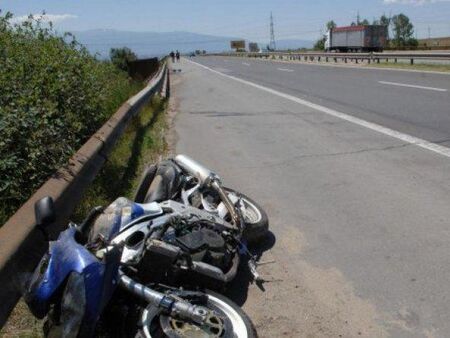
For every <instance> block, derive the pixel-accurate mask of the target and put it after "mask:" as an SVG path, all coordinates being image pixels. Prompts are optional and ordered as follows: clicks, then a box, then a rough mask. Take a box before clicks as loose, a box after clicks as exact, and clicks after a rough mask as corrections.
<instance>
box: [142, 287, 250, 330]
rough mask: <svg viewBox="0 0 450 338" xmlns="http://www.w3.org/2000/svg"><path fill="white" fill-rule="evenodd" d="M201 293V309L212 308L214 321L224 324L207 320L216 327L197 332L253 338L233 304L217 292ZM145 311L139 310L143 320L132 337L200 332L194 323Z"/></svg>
mask: <svg viewBox="0 0 450 338" xmlns="http://www.w3.org/2000/svg"><path fill="white" fill-rule="evenodd" d="M205 293H206V294H207V295H208V302H207V304H206V305H203V306H206V307H208V308H209V309H213V310H214V311H215V312H216V313H218V315H219V317H218V318H225V321H223V322H222V323H218V322H217V320H215V321H213V318H211V319H210V322H211V323H214V324H216V326H213V327H212V328H211V327H209V328H205V329H204V330H206V331H207V332H205V331H203V330H202V331H201V332H202V333H203V334H205V336H207V337H211V338H218V337H221V338H231V337H233V338H256V337H257V334H256V330H255V328H254V325H253V323H252V322H251V320H250V318H249V317H248V316H247V314H246V313H245V312H244V311H243V310H242V309H241V308H240V307H239V306H238V305H237V304H235V303H234V302H233V301H231V300H230V299H228V298H227V297H225V296H223V295H221V294H219V293H216V292H213V291H210V290H206V291H205ZM145 311H147V310H144V311H143V314H144V316H143V317H144V318H147V320H145V319H144V320H143V321H141V322H140V323H141V324H142V325H143V326H141V327H140V328H139V329H138V330H137V332H136V335H135V336H134V337H135V338H149V337H151V338H170V337H180V338H182V337H190V335H189V333H192V332H195V331H196V330H201V329H202V328H199V326H198V325H196V324H192V323H190V322H185V321H183V320H181V319H178V318H177V319H173V318H169V317H164V316H162V315H160V314H159V313H158V314H156V315H155V312H153V313H151V314H149V312H147V313H145ZM150 312H151V311H150ZM146 315H148V316H151V318H148V317H145V316H146ZM146 322H147V323H149V324H148V326H146V325H145V323H146ZM202 336H203V335H202Z"/></svg>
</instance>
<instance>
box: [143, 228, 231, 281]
mask: <svg viewBox="0 0 450 338" xmlns="http://www.w3.org/2000/svg"><path fill="white" fill-rule="evenodd" d="M222 230H223V229H221V228H220V225H216V224H212V223H206V222H202V221H195V222H190V223H185V222H182V223H180V224H173V225H171V226H170V227H169V228H168V229H167V230H166V231H165V233H164V235H163V236H162V238H161V239H160V240H159V241H158V243H160V244H158V245H152V247H151V248H149V247H148V250H147V251H146V253H145V255H144V257H143V259H142V260H141V263H140V264H141V265H140V267H139V271H140V272H141V273H146V274H148V277H150V278H151V279H152V280H155V279H156V280H161V278H164V276H167V273H168V272H169V271H171V274H172V275H173V273H175V274H177V273H182V271H185V270H183V269H181V270H180V268H179V265H178V263H180V260H181V263H182V265H189V264H188V262H187V259H186V258H187V257H189V260H190V261H193V262H203V263H207V264H210V265H213V266H215V267H217V268H219V269H221V270H222V271H223V272H227V271H228V270H229V269H230V267H231V265H232V261H233V257H234V255H236V252H235V249H234V246H233V245H232V244H230V243H228V242H227V241H226V239H225V238H224V237H223V236H222ZM163 243H164V244H163ZM185 272H186V271H185Z"/></svg>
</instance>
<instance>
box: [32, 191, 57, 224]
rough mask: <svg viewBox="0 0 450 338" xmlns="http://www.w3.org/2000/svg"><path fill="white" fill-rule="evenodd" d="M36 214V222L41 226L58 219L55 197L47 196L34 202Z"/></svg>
mask: <svg viewBox="0 0 450 338" xmlns="http://www.w3.org/2000/svg"><path fill="white" fill-rule="evenodd" d="M34 214H35V217H36V223H37V225H40V226H44V227H45V226H47V225H50V224H52V223H53V222H54V221H55V220H56V214H55V206H54V203H53V198H51V197H50V196H46V197H44V198H41V199H40V200H39V201H37V202H36V203H35V204H34Z"/></svg>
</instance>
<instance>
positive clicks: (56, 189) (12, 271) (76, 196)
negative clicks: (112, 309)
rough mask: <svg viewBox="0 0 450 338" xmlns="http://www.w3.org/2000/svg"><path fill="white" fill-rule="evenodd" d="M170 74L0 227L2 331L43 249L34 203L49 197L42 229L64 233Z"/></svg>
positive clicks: (162, 74) (160, 76)
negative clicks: (52, 214)
mask: <svg viewBox="0 0 450 338" xmlns="http://www.w3.org/2000/svg"><path fill="white" fill-rule="evenodd" d="M168 85H169V71H168V69H167V66H166V63H165V62H164V63H163V64H162V66H161V67H160V69H159V71H158V72H157V73H156V74H155V76H154V77H153V78H151V79H150V81H149V82H148V83H147V85H146V87H145V88H144V89H142V90H141V91H140V92H139V93H138V94H136V95H135V96H133V97H131V98H130V99H129V100H128V101H127V102H125V103H124V104H123V105H122V106H121V107H120V108H119V109H118V110H117V112H116V113H115V114H114V115H113V116H112V117H111V118H110V119H109V120H108V121H107V122H106V123H105V124H104V125H103V126H102V127H101V128H100V129H99V130H98V131H97V132H96V133H95V134H94V135H93V136H92V137H91V138H90V139H89V140H88V141H87V142H86V143H85V144H84V145H83V146H82V147H81V148H80V149H79V150H78V151H77V152H76V153H75V155H73V157H72V158H71V159H70V160H69V162H68V164H67V165H66V166H64V167H62V168H60V169H59V170H58V171H57V172H56V173H55V174H54V175H53V176H52V177H51V178H50V179H49V180H48V181H47V182H45V183H44V184H43V185H42V186H41V187H40V188H39V189H38V190H37V191H36V192H35V194H34V195H33V196H32V197H31V198H30V199H29V200H28V201H27V202H25V204H24V205H23V206H22V207H21V208H20V209H19V210H18V211H17V212H16V213H15V214H14V215H13V216H12V217H11V218H10V219H9V220H8V221H7V222H6V223H5V224H4V225H3V226H2V227H1V228H0V285H1V287H0V328H1V327H3V325H4V324H5V322H6V320H7V319H8V316H9V314H10V313H11V311H12V309H13V308H14V307H15V305H16V303H17V301H18V300H19V298H20V297H21V294H22V291H23V288H24V285H25V281H26V279H27V277H29V276H30V273H31V272H32V271H33V270H34V268H35V267H36V265H37V263H38V262H39V260H40V259H41V257H42V255H43V254H44V252H45V251H46V250H47V247H48V245H47V244H48V242H47V240H46V238H45V236H44V233H43V232H42V231H41V229H39V228H38V227H37V226H36V223H35V217H34V203H35V202H36V201H37V200H39V199H40V198H42V197H44V196H51V197H53V199H54V201H55V207H56V209H57V210H58V215H57V220H56V221H55V223H54V224H53V225H52V226H51V227H50V229H46V230H47V231H48V232H49V233H50V236H51V237H52V238H54V237H56V236H57V235H58V234H59V232H60V231H61V230H63V229H64V228H65V227H66V225H67V223H68V220H69V217H70V215H71V214H72V212H73V210H74V208H75V206H76V205H77V203H79V201H80V200H81V197H82V194H83V192H84V190H85V189H86V188H87V187H88V186H89V184H90V183H91V182H92V181H93V179H94V177H95V176H96V175H97V173H98V172H99V170H100V169H101V167H102V166H103V164H104V163H105V161H106V159H107V157H108V155H109V153H110V152H111V150H112V148H113V147H114V145H115V144H116V142H117V140H118V139H119V138H120V136H121V135H122V133H123V131H124V130H125V128H126V126H127V125H128V122H129V121H130V120H131V118H132V117H134V116H135V115H136V114H137V113H138V112H139V111H140V109H141V108H142V107H143V106H144V104H145V103H146V102H148V100H149V99H150V98H151V97H152V96H153V95H154V94H155V93H156V92H157V91H160V90H161V89H162V91H163V92H162V93H161V94H162V96H164V97H166V96H167V95H168V91H169V87H168Z"/></svg>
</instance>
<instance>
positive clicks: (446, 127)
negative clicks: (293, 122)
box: [195, 57, 450, 145]
mask: <svg viewBox="0 0 450 338" xmlns="http://www.w3.org/2000/svg"><path fill="white" fill-rule="evenodd" d="M195 61H196V62H200V63H202V64H204V65H206V66H209V67H212V68H214V69H217V70H219V71H222V72H223V73H226V74H229V75H233V76H237V77H239V78H242V79H245V80H248V81H252V82H256V83H258V84H262V85H264V86H267V87H269V88H274V89H277V90H280V91H282V92H284V93H287V94H291V95H294V96H296V97H300V98H304V99H306V100H309V101H311V102H314V103H318V104H321V105H325V106H327V107H333V108H334V109H337V110H339V111H344V112H346V113H348V114H351V115H354V116H358V117H360V118H363V119H364V120H367V121H371V122H375V123H378V124H381V125H384V126H387V127H390V128H393V129H395V130H398V131H401V132H404V133H408V134H411V135H414V136H417V137H420V138H423V139H426V140H429V141H434V142H445V141H447V140H448V139H450V74H447V75H440V74H430V73H423V72H421V73H415V72H404V71H391V70H373V69H355V68H343V67H342V66H338V67H331V66H321V65H307V64H299V63H297V64H296V63H280V62H275V61H265V60H252V59H243V58H233V57H228V58H224V57H204V58H197V59H196V60H195ZM403 85H413V86H418V87H425V88H414V87H404V86H403ZM444 90H445V91H444ZM447 144H448V145H450V142H448V143H447Z"/></svg>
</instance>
